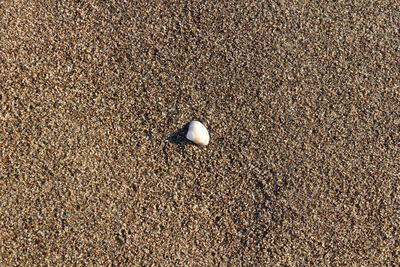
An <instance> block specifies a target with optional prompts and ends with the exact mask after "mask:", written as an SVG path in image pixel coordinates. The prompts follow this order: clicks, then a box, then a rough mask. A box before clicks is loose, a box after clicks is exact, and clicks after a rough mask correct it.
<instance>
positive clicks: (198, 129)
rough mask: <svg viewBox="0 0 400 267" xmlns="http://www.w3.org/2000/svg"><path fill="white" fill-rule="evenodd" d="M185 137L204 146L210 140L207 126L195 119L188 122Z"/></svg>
mask: <svg viewBox="0 0 400 267" xmlns="http://www.w3.org/2000/svg"><path fill="white" fill-rule="evenodd" d="M186 138H187V139H189V140H190V141H192V142H194V143H195V144H198V145H201V146H206V145H208V143H209V142H210V135H209V134H208V131H207V128H206V127H205V126H204V125H203V124H202V123H201V122H199V121H197V120H193V121H191V122H190V124H189V130H188V132H187V134H186Z"/></svg>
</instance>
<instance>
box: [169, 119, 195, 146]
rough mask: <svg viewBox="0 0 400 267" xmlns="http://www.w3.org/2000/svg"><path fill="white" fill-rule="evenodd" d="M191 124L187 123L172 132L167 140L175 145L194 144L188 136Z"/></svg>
mask: <svg viewBox="0 0 400 267" xmlns="http://www.w3.org/2000/svg"><path fill="white" fill-rule="evenodd" d="M189 124H190V122H188V123H186V124H185V126H183V127H182V128H180V129H178V130H176V131H175V132H173V133H172V134H170V135H169V136H168V137H167V140H168V141H169V142H171V143H173V144H175V145H193V144H194V143H193V142H192V141H190V140H188V139H187V138H186V133H187V132H188V130H189Z"/></svg>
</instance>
